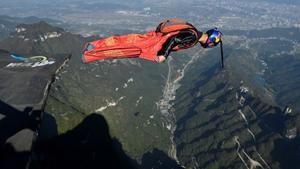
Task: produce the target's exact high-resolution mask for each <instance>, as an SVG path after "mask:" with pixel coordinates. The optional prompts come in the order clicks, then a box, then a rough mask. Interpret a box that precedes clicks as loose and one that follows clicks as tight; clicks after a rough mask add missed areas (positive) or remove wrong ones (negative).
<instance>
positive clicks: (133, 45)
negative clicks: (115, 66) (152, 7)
mask: <svg viewBox="0 0 300 169" xmlns="http://www.w3.org/2000/svg"><path fill="white" fill-rule="evenodd" d="M178 23H180V24H178ZM166 25H167V26H166ZM159 28H160V31H150V32H148V33H146V34H129V35H123V36H112V37H109V38H104V39H100V40H96V41H93V42H89V43H87V44H86V45H85V46H86V47H85V51H84V53H83V61H84V62H85V63H88V62H92V61H95V60H104V59H114V58H137V57H138V58H142V59H146V60H150V61H154V62H157V61H158V60H157V59H158V58H157V53H158V51H160V50H161V49H162V47H163V44H164V43H165V42H166V41H167V40H168V39H169V38H171V37H172V36H175V35H177V34H179V32H180V30H182V29H189V30H190V31H192V32H194V33H195V34H196V35H197V36H198V32H197V31H196V28H195V27H194V26H192V25H191V24H189V23H187V22H186V21H184V20H179V19H169V20H166V21H165V22H163V23H161V24H160V25H159ZM164 31H166V32H167V33H166V32H164ZM162 32H164V33H162ZM196 43H197V42H195V43H193V44H190V45H188V46H186V47H179V46H176V47H174V48H173V49H172V51H178V50H181V49H186V48H189V47H192V46H194V45H195V44H196ZM88 46H89V47H88ZM91 46H92V47H91ZM90 47H91V48H90Z"/></svg>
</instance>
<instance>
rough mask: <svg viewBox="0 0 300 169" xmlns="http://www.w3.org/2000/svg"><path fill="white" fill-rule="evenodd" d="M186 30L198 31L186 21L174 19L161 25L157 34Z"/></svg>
mask: <svg viewBox="0 0 300 169" xmlns="http://www.w3.org/2000/svg"><path fill="white" fill-rule="evenodd" d="M184 29H189V30H191V29H193V30H196V28H195V27H194V26H193V25H192V24H190V23H188V22H187V21H185V20H182V19H177V18H172V19H167V20H165V21H163V22H162V23H160V24H159V26H158V28H157V29H156V32H162V33H170V32H174V31H179V30H184Z"/></svg>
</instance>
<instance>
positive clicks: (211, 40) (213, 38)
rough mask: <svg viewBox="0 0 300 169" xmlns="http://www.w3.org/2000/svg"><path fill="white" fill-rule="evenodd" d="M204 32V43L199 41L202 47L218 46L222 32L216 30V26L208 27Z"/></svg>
mask: <svg viewBox="0 0 300 169" xmlns="http://www.w3.org/2000/svg"><path fill="white" fill-rule="evenodd" d="M206 34H207V36H208V38H207V40H206V42H205V43H201V45H202V47H204V48H211V47H215V46H218V44H219V43H220V42H221V37H222V32H220V31H219V30H218V28H214V29H210V30H208V31H206Z"/></svg>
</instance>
